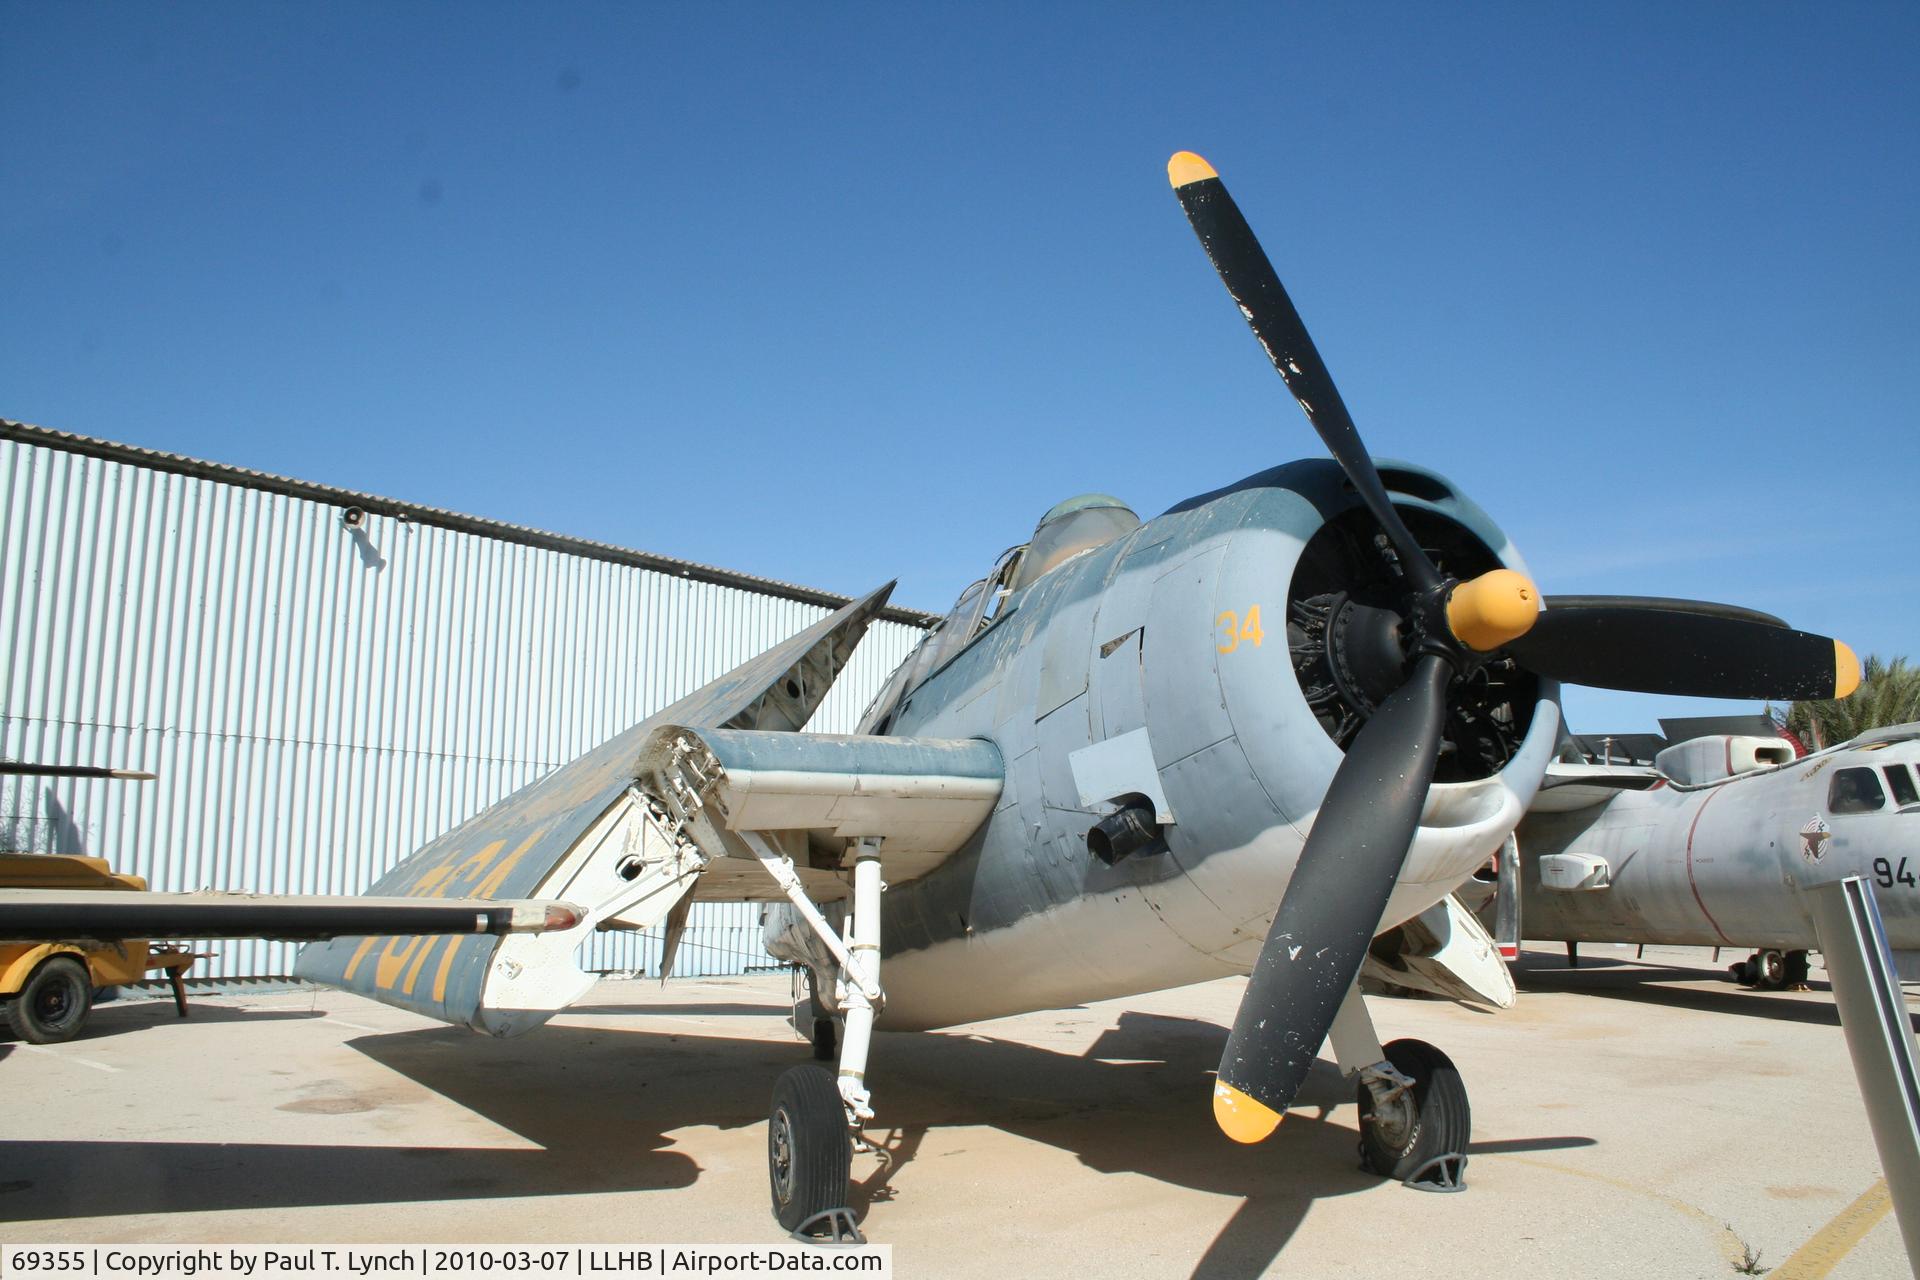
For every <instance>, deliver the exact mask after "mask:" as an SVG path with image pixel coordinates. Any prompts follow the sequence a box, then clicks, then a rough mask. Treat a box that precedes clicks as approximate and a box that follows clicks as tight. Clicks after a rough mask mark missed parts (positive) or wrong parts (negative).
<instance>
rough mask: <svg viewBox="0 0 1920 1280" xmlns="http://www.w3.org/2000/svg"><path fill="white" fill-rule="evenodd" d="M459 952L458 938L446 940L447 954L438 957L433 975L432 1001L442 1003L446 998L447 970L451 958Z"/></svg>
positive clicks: (451, 966)
mask: <svg viewBox="0 0 1920 1280" xmlns="http://www.w3.org/2000/svg"><path fill="white" fill-rule="evenodd" d="M459 954H460V939H459V938H450V939H448V941H447V954H445V955H443V956H441V957H440V967H439V969H437V970H435V971H434V975H433V1002H434V1003H435V1004H444V1003H445V1002H446V999H447V971H448V970H450V969H452V968H453V958H454V957H455V956H457V955H459Z"/></svg>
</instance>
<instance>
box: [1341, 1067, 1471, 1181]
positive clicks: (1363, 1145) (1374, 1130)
mask: <svg viewBox="0 0 1920 1280" xmlns="http://www.w3.org/2000/svg"><path fill="white" fill-rule="evenodd" d="M1386 1055H1387V1061H1388V1062H1390V1063H1392V1064H1393V1066H1394V1068H1395V1069H1396V1070H1398V1071H1400V1072H1403V1073H1404V1074H1406V1075H1408V1076H1411V1077H1412V1078H1413V1112H1414V1121H1413V1124H1412V1126H1411V1127H1410V1128H1409V1129H1408V1130H1407V1131H1406V1132H1405V1133H1403V1134H1387V1133H1384V1132H1382V1131H1381V1129H1380V1127H1379V1125H1378V1124H1377V1123H1376V1121H1375V1118H1374V1114H1373V1094H1372V1092H1371V1091H1370V1090H1369V1089H1368V1088H1367V1086H1366V1084H1365V1083H1364V1082H1362V1083H1361V1084H1359V1085H1357V1086H1356V1087H1357V1089H1358V1091H1359V1095H1360V1163H1361V1165H1362V1166H1363V1167H1365V1168H1368V1169H1371V1170H1372V1171H1373V1172H1375V1173H1377V1174H1379V1175H1380V1176H1381V1177H1384V1178H1392V1179H1394V1180H1396V1181H1405V1180H1406V1178H1407V1177H1409V1176H1410V1175H1411V1174H1412V1173H1413V1172H1414V1170H1416V1169H1418V1168H1419V1167H1420V1166H1421V1165H1423V1164H1425V1163H1426V1162H1427V1161H1429V1160H1431V1159H1433V1158H1434V1157H1435V1156H1439V1155H1445V1154H1446V1153H1447V1152H1449V1151H1457V1152H1459V1153H1461V1154H1462V1155H1464V1154H1466V1150H1467V1144H1468V1143H1469V1142H1470V1141H1472V1139H1473V1111H1472V1109H1471V1108H1470V1107H1469V1106H1468V1105H1467V1087H1466V1085H1465V1084H1463V1083H1462V1082H1461V1080H1460V1072H1459V1070H1458V1069H1457V1068H1455V1066H1454V1065H1453V1060H1452V1059H1451V1058H1449V1057H1447V1055H1446V1054H1444V1053H1442V1052H1440V1050H1438V1049H1436V1048H1434V1047H1433V1046H1432V1045H1430V1044H1428V1043H1427V1042H1426V1041H1424V1040H1395V1041H1394V1042H1393V1043H1392V1044H1390V1045H1387V1046H1386Z"/></svg>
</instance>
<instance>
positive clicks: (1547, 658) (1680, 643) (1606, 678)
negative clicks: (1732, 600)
mask: <svg viewBox="0 0 1920 1280" xmlns="http://www.w3.org/2000/svg"><path fill="white" fill-rule="evenodd" d="M1576 598H1578V597H1576ZM1567 599H1568V597H1561V596H1549V597H1547V601H1546V604H1547V608H1546V609H1545V610H1544V611H1543V612H1542V613H1541V614H1540V617H1539V618H1538V619H1537V620H1536V621H1535V622H1534V624H1533V628H1532V629H1531V630H1530V631H1528V632H1527V633H1526V634H1525V635H1523V636H1520V637H1518V638H1517V639H1515V640H1512V641H1509V642H1508V644H1507V646H1506V648H1507V652H1508V653H1511V654H1512V655H1513V656H1514V657H1515V658H1517V659H1518V660H1519V661H1520V663H1521V665H1522V666H1524V667H1526V668H1527V669H1528V670H1530V671H1533V672H1534V673H1536V674H1538V675H1543V676H1549V677H1552V678H1553V679H1555V680H1565V681H1567V682H1568V683H1570V684H1584V685H1589V686H1591V687H1593V688H1597V689H1625V690H1629V691H1631V692H1635V693H1666V694H1685V695H1689V696H1692V697H1699V698H1777V699H1819V698H1844V697H1846V696H1847V695H1848V694H1850V693H1852V692H1853V691H1854V689H1855V688H1857V687H1858V686H1859V684H1860V660H1859V659H1858V658H1857V657H1855V656H1854V653H1853V650H1851V649H1849V648H1848V647H1847V646H1846V645H1844V644H1842V643H1841V642H1840V641H1838V640H1833V639H1830V638H1828V637H1826V636H1821V635H1814V634H1813V633H1811V632H1807V631H1795V630H1794V629H1793V628H1791V627H1788V626H1784V625H1781V624H1779V623H1778V620H1777V619H1772V618H1770V617H1769V616H1768V615H1766V614H1753V613H1751V612H1750V611H1747V610H1741V609H1737V608H1735V607H1734V606H1730V605H1711V604H1707V603H1705V602H1698V601H1690V600H1661V599H1651V598H1649V599H1640V598H1636V597H1633V596H1607V597H1599V598H1598V599H1600V600H1604V601H1605V603H1591V604H1590V603H1580V604H1573V605H1569V604H1567V603H1566V601H1567Z"/></svg>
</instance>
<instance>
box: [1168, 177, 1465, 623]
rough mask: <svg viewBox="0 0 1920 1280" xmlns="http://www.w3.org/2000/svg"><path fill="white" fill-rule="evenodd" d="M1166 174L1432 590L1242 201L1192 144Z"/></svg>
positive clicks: (1240, 298) (1370, 502)
mask: <svg viewBox="0 0 1920 1280" xmlns="http://www.w3.org/2000/svg"><path fill="white" fill-rule="evenodd" d="M1167 178H1168V180H1169V181H1171V182H1172V183H1173V189H1174V194H1176V195H1178V196H1179V197H1180V207H1181V208H1182V209H1184V210H1186V214H1187V221H1188V222H1190V223H1192V224H1193V230H1194V234H1195V235H1197V236H1199V237H1200V246H1201V247H1202V248H1203V249H1205V250H1206V251H1207V257H1208V258H1210V259H1211V260H1212V262H1213V267H1214V270H1216V271H1218V272H1219V273H1220V279H1221V281H1222V282H1224V283H1225V284H1226V286H1227V292H1228V293H1230V294H1232V295H1233V300H1234V301H1235V302H1237V303H1239V304H1240V311H1241V314H1242V315H1244V316H1246V318H1247V324H1248V325H1249V326H1250V327H1251V328H1252V329H1253V336H1254V337H1256V338H1258V339H1259V340H1260V345H1261V346H1262V347H1263V348H1265V349H1266V353H1267V358H1268V359H1269V360H1272V361H1273V367H1274V368H1275V369H1277V370H1279V372H1280V376H1281V377H1282V378H1283V379H1285V380H1286V384H1287V390H1289V391H1291V392H1293V398H1294V399H1295V400H1298V401H1299V402H1300V408H1301V409H1302V410H1304V411H1305V412H1306V415H1307V421H1308V422H1311V423H1312V424H1313V429H1314V430H1315V431H1317V432H1319V433H1320V439H1321V440H1323V441H1325V442H1326V446H1327V451H1328V452H1329V453H1331V454H1333V457H1334V460H1335V461H1336V462H1338V463H1339V464H1340V466H1341V469H1342V470H1344V471H1345V472H1346V473H1347V479H1349V480H1351V481H1353V487H1354V488H1355V489H1357V490H1359V492H1360V497H1361V500H1362V501H1364V502H1365V503H1366V504H1367V510H1368V511H1371V512H1372V513H1373V518H1374V519H1375V520H1378V521H1379V522H1380V527H1381V528H1383V529H1385V530H1386V531H1387V537H1388V538H1389V539H1390V540H1391V541H1392V542H1393V547H1394V550H1395V551H1398V552H1399V553H1400V562H1401V565H1402V567H1403V568H1404V569H1405V571H1406V574H1407V579H1408V581H1410V582H1411V583H1412V584H1413V587H1414V590H1416V591H1431V590H1433V589H1434V588H1436V587H1438V586H1439V585H1440V571H1439V570H1438V569H1436V568H1434V566H1433V561H1432V560H1431V559H1429V558H1428V557H1427V553H1426V552H1425V551H1424V550H1423V549H1422V548H1421V546H1420V544H1419V543H1418V542H1417V541H1415V540H1414V536H1413V534H1412V533H1410V532H1408V530H1407V526H1406V525H1405V524H1404V523H1403V522H1402V521H1401V519H1400V513H1399V512H1397V511H1395V510H1394V509H1393V503H1392V501H1391V500H1389V499H1388V497H1387V489H1386V486H1385V485H1384V484H1382V483H1381V482H1380V473H1379V472H1378V471H1377V470H1375V469H1374V465H1373V458H1372V456H1371V455H1369V454H1368V453H1367V446H1366V445H1365V444H1363V443H1362V442H1361V440H1360V431H1359V429H1358V428H1356V427H1355V426H1354V425H1353V418H1352V416H1351V415H1349V414H1348V413H1347V405H1346V402H1345V401H1344V400H1342V399H1341V398H1340V390H1339V388H1338V387H1336V386H1334V385H1333V375H1332V374H1331V373H1328V372H1327V366H1326V362H1325V361H1323V360H1321V358H1320V352H1319V349H1318V348H1316V347H1315V346H1314V345H1313V338H1312V337H1311V336H1310V335H1309V334H1308V333H1307V326H1306V324H1305V322H1304V321H1302V320H1301V319H1300V313H1299V312H1298V311H1297V310H1295V309H1294V305H1293V299H1292V298H1289V297H1288V296H1287V290H1286V287H1285V286H1284V285H1282V284H1281V283H1280V277H1279V275H1278V274H1277V273H1276V272H1275V271H1274V269H1273V264H1272V263H1271V262H1269V261H1267V253H1266V250H1264V249H1262V248H1261V247H1260V241H1259V240H1258V239H1256V238H1255V237H1254V234H1253V228H1252V227H1249V226H1248V225H1247V220H1246V218H1245V217H1244V216H1242V215H1241V213H1240V206H1239V205H1236V204H1235V203H1234V202H1233V197H1232V196H1230V195H1228V194H1227V188H1226V184H1224V183H1222V182H1221V181H1220V175H1219V174H1217V173H1215V172H1214V171H1213V166H1212V165H1210V164H1208V163H1207V162H1206V161H1205V160H1202V159H1201V158H1200V157H1199V156H1197V155H1195V154H1193V152H1191V151H1182V152H1180V153H1179V154H1177V155H1175V156H1174V157H1173V159H1172V160H1170V161H1168V162H1167Z"/></svg>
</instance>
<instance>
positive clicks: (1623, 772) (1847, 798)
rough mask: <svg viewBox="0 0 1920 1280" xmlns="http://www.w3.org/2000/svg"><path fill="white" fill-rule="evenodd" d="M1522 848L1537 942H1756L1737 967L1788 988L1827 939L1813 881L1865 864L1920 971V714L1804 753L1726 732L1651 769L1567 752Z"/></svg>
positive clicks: (1747, 977) (1531, 816) (1909, 970)
mask: <svg viewBox="0 0 1920 1280" xmlns="http://www.w3.org/2000/svg"><path fill="white" fill-rule="evenodd" d="M1514 844H1515V846H1516V848H1515V850H1514V854H1515V857H1514V858H1513V861H1512V862H1511V863H1510V864H1509V865H1510V867H1511V870H1510V871H1508V870H1507V869H1506V868H1503V871H1505V872H1506V873H1507V874H1514V873H1517V880H1516V882H1515V883H1516V884H1517V887H1518V895H1517V898H1518V902H1519V905H1520V913H1519V917H1518V921H1517V925H1516V926H1512V927H1514V928H1517V930H1518V931H1519V932H1523V933H1524V934H1525V936H1526V937H1529V938H1534V939H1538V940H1541V941H1555V942H1566V943H1568V944H1570V945H1572V946H1577V945H1578V944H1579V943H1582V942H1647V943H1667V944H1672V945H1678V946H1709V947H1724V946H1743V947H1752V948H1753V949H1754V951H1753V954H1752V955H1751V956H1749V957H1748V958H1747V959H1745V960H1742V961H1738V962H1736V963H1735V964H1733V965H1732V966H1731V967H1730V973H1731V976H1733V977H1734V978H1735V979H1736V980H1738V981H1741V982H1744V983H1748V984H1750V985H1753V986H1758V987H1763V988H1768V989H1775V990H1777V989H1779V988H1781V987H1786V986H1793V985H1797V984H1799V983H1803V982H1805V981H1806V978H1807V968H1808V966H1807V952H1808V951H1809V950H1810V949H1812V948H1815V947H1818V946H1819V939H1818V937H1817V936H1816V935H1815V933H1814V926H1813V913H1812V910H1811V907H1810V906H1809V904H1808V902H1807V900H1806V893H1807V891H1808V890H1809V889H1810V888H1812V887H1813V886H1815V885H1819V884H1825V883H1828V882H1830V881H1833V880H1839V879H1842V878H1844V877H1846V876H1861V877H1863V878H1865V879H1866V880H1867V881H1869V882H1870V883H1871V884H1873V885H1874V887H1875V890H1876V897H1877V899H1878V902H1879V906H1880V912H1881V917H1882V919H1883V921H1884V923H1885V925H1886V931H1887V940H1888V942H1889V943H1890V944H1891V946H1892V947H1893V949H1894V955H1895V959H1896V961H1897V962H1898V963H1899V965H1900V968H1901V972H1902V976H1903V977H1906V978H1909V979H1913V978H1920V725H1901V726H1898V727H1896V728H1889V729H1879V730H1876V731H1874V732H1872V733H1867V734H1863V735H1862V736H1860V737H1858V738H1855V739H1854V740H1852V741H1851V742H1845V743H1841V744H1840V745H1839V746H1836V747H1830V748H1828V749H1826V750H1824V751H1817V752H1815V753H1813V754H1812V755H1809V756H1805V757H1799V756H1797V755H1796V753H1795V751H1794V748H1793V746H1792V744H1791V743H1789V742H1788V741H1787V740H1785V739H1783V738H1778V737H1764V736H1754V735H1746V734H1715V735H1712V736H1708V737H1699V738H1693V739H1689V740H1688V741H1685V742H1679V743H1675V744H1674V745H1672V746H1670V747H1667V748H1666V749H1665V750H1663V751H1661V752H1660V753H1659V754H1658V755H1656V756H1655V757H1654V759H1653V762H1652V764H1651V765H1646V766H1639V765H1604V764H1563V763H1555V764H1553V765H1550V766H1549V767H1548V769H1547V775H1546V780H1545V782H1544V783H1543V784H1542V787H1541V790H1540V793H1539V794H1538V795H1537V796H1536V797H1535V799H1534V803H1533V806H1532V808H1531V810H1530V811H1529V812H1528V814H1527V816H1526V818H1525V819H1524V820H1523V821H1522V822H1521V824H1520V828H1519V830H1518V832H1516V838H1515V840H1514Z"/></svg>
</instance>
